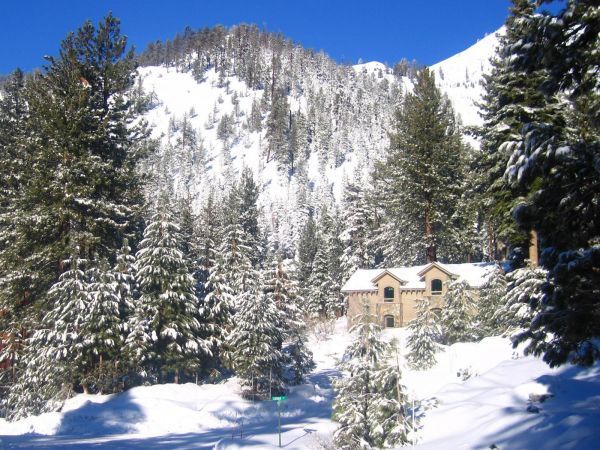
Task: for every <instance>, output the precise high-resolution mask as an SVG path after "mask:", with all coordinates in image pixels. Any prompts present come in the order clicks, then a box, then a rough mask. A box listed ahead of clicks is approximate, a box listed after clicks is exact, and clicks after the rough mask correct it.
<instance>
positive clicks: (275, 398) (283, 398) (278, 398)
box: [271, 395, 287, 402]
mask: <svg viewBox="0 0 600 450" xmlns="http://www.w3.org/2000/svg"><path fill="white" fill-rule="evenodd" d="M271 400H277V401H278V402H280V401H282V400H287V397H286V396H285V395H282V396H281V397H271Z"/></svg>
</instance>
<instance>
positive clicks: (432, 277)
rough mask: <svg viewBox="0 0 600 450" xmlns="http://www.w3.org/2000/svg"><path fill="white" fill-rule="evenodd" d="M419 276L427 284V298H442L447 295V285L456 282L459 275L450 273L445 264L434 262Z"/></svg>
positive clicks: (418, 274)
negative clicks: (451, 281) (449, 282)
mask: <svg viewBox="0 0 600 450" xmlns="http://www.w3.org/2000/svg"><path fill="white" fill-rule="evenodd" d="M417 276H419V277H421V281H423V282H424V283H425V295H426V296H432V297H435V296H438V295H439V296H442V295H444V294H445V293H446V290H447V284H448V281H450V280H455V279H456V278H458V275H456V274H455V273H452V272H450V270H449V269H448V268H447V267H445V266H444V265H443V264H440V263H438V262H432V263H431V264H428V265H427V266H425V268H423V269H422V270H421V271H420V272H419V273H417Z"/></svg>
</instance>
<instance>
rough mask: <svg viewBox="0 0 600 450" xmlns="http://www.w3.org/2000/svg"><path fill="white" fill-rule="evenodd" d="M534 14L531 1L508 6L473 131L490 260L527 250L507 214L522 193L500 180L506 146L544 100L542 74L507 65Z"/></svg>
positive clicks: (524, 239)
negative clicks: (506, 251)
mask: <svg viewBox="0 0 600 450" xmlns="http://www.w3.org/2000/svg"><path fill="white" fill-rule="evenodd" d="M534 13H535V4H534V2H532V1H530V0H512V6H511V15H510V16H509V17H508V18H507V20H506V24H505V29H506V32H505V33H504V34H502V35H501V36H499V44H500V45H499V46H498V48H497V50H496V54H495V55H494V56H493V57H492V58H491V61H490V62H491V66H492V69H491V72H490V73H489V74H486V75H484V76H483V78H484V81H483V87H484V95H483V101H482V104H481V115H482V117H483V120H484V124H483V126H482V127H481V128H480V129H478V131H477V132H478V134H479V136H480V137H481V152H478V154H477V155H478V156H477V161H476V164H475V166H474V168H475V174H476V176H477V181H478V184H479V191H480V203H481V211H482V215H483V220H484V222H485V228H486V232H487V235H488V244H487V247H488V249H487V253H488V254H489V256H490V258H491V259H493V260H495V259H498V258H499V257H501V255H499V254H498V249H499V247H501V244H503V245H504V246H506V247H508V248H514V247H517V246H520V247H523V248H527V244H528V236H527V233H524V232H523V230H521V229H519V227H518V225H517V223H516V221H515V219H514V217H513V216H512V209H513V208H514V207H515V206H516V205H517V203H518V202H519V201H520V198H521V196H522V195H524V192H523V191H522V190H521V189H517V188H516V186H511V185H510V183H508V182H507V180H506V179H505V178H504V171H505V170H506V164H507V163H508V160H509V158H510V146H509V145H503V144H505V143H507V142H515V141H518V140H519V139H520V135H521V130H522V128H523V125H524V124H526V123H529V122H531V120H532V118H533V117H534V115H535V114H536V111H539V110H540V108H543V107H545V100H544V94H543V92H542V91H541V90H539V89H538V86H540V84H541V83H543V81H544V79H545V78H546V76H547V74H546V73H545V71H543V70H536V71H532V72H527V71H525V70H517V69H516V68H514V67H512V66H511V64H510V61H511V59H512V58H513V51H512V48H513V46H514V45H516V44H518V43H519V42H520V41H521V39H523V38H524V36H525V34H526V29H525V28H524V27H523V23H524V21H526V20H528V18H529V17H531V16H532V15H533V14H534Z"/></svg>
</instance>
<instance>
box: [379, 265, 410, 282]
mask: <svg viewBox="0 0 600 450" xmlns="http://www.w3.org/2000/svg"><path fill="white" fill-rule="evenodd" d="M384 275H389V276H390V277H392V278H393V279H395V280H397V281H398V282H399V283H400V284H406V280H403V279H402V278H399V277H398V275H397V274H394V273H392V272H391V271H389V270H388V269H383V271H382V272H381V273H380V274H379V275H376V276H375V278H373V279H372V280H371V282H372V283H373V284H377V281H379V280H380V279H381V278H382V277H383V276H384Z"/></svg>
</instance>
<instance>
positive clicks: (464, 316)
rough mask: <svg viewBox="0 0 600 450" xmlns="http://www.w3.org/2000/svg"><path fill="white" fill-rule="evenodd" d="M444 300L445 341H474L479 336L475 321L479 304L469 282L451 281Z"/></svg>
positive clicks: (443, 330)
mask: <svg viewBox="0 0 600 450" xmlns="http://www.w3.org/2000/svg"><path fill="white" fill-rule="evenodd" d="M444 301H445V305H444V308H443V310H442V320H441V325H442V334H443V338H444V343H446V344H448V345H451V344H454V343H456V342H472V341H473V340H474V339H475V338H476V336H477V333H476V330H475V321H474V318H475V314H476V313H477V305H476V302H475V298H474V297H473V292H472V289H471V287H470V286H469V283H467V282H466V281H453V282H451V283H450V284H449V285H448V291H447V292H446V295H445V296H444Z"/></svg>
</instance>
